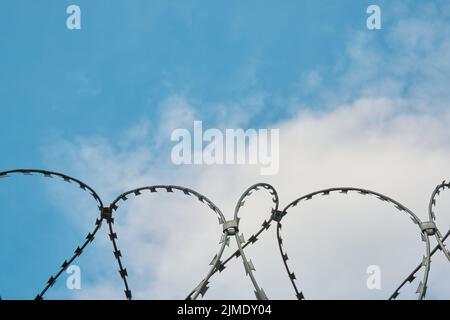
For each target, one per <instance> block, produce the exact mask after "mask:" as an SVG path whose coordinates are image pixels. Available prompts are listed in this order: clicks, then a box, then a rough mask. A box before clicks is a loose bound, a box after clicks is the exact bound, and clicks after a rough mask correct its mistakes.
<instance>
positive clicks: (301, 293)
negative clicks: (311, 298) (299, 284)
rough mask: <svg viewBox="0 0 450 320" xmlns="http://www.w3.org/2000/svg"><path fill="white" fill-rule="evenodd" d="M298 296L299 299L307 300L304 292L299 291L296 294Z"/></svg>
mask: <svg viewBox="0 0 450 320" xmlns="http://www.w3.org/2000/svg"><path fill="white" fill-rule="evenodd" d="M296 297H297V299H298V300H305V296H304V295H303V292H299V293H298V294H297V295H296Z"/></svg>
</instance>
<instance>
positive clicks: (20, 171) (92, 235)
mask: <svg viewBox="0 0 450 320" xmlns="http://www.w3.org/2000/svg"><path fill="white" fill-rule="evenodd" d="M13 174H22V175H25V176H33V174H39V175H41V176H43V177H46V178H53V177H58V178H61V179H62V180H63V181H65V182H68V183H75V184H77V185H78V186H79V187H80V189H81V190H83V191H85V192H87V193H88V194H89V195H90V196H91V197H92V198H94V200H95V201H96V203H97V205H98V209H99V211H100V212H101V211H102V208H103V202H102V200H101V199H100V197H99V196H98V194H97V193H96V192H95V190H94V189H92V188H91V187H90V186H88V185H87V184H86V183H84V182H82V181H80V180H78V179H75V178H73V177H70V176H68V175H65V174H62V173H59V172H54V171H47V170H39V169H16V170H9V171H3V172H0V178H7V177H9V176H11V175H13ZM102 220H103V219H102V218H100V219H99V218H97V219H96V221H95V227H94V229H93V230H92V231H91V232H90V233H88V235H87V236H86V240H85V241H84V242H83V243H82V244H81V245H79V246H77V247H76V249H75V250H74V253H73V255H72V256H71V257H70V258H69V259H67V260H64V262H63V263H62V264H61V266H60V268H59V270H58V272H56V273H55V274H54V275H52V276H50V278H49V279H48V281H47V283H46V285H45V287H44V289H42V291H41V292H40V293H38V294H37V296H36V297H35V300H42V299H43V298H44V295H45V293H46V292H47V291H48V289H50V288H51V287H52V286H53V285H54V284H55V283H56V281H57V280H58V279H59V277H60V276H61V274H62V273H63V272H64V271H65V270H66V269H67V268H68V267H69V266H70V265H71V264H72V263H73V262H74V261H75V260H76V259H77V258H78V257H80V255H81V254H82V253H83V251H84V249H85V248H86V247H87V246H88V245H89V244H91V243H92V242H93V241H94V238H95V235H96V234H97V232H98V230H99V229H100V227H101V224H102Z"/></svg>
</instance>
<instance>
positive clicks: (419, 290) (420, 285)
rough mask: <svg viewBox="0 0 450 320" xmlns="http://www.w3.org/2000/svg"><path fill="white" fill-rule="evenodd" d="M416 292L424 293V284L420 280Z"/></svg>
mask: <svg viewBox="0 0 450 320" xmlns="http://www.w3.org/2000/svg"><path fill="white" fill-rule="evenodd" d="M416 293H418V294H421V295H425V286H424V285H423V282H422V281H420V283H419V287H418V288H417V291H416Z"/></svg>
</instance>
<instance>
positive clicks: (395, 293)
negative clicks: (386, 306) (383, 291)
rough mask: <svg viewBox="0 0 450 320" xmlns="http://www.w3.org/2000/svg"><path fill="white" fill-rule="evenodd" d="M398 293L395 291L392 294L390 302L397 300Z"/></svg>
mask: <svg viewBox="0 0 450 320" xmlns="http://www.w3.org/2000/svg"><path fill="white" fill-rule="evenodd" d="M399 294H400V292H398V291H396V292H394V294H393V295H392V300H395V299H397V297H398V296H399Z"/></svg>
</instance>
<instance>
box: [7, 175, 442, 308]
mask: <svg viewBox="0 0 450 320" xmlns="http://www.w3.org/2000/svg"><path fill="white" fill-rule="evenodd" d="M20 174H21V175H25V176H35V175H37V176H42V177H46V178H59V181H64V182H67V183H71V184H74V185H78V187H79V188H80V189H81V190H82V191H83V192H85V193H88V194H89V195H90V196H91V198H93V199H94V200H95V202H96V204H97V208H98V210H99V216H98V217H97V218H96V220H95V224H94V228H93V230H92V231H91V232H89V233H88V234H87V236H86V238H85V241H84V242H83V243H81V244H80V245H78V246H77V247H76V249H75V250H74V253H73V254H72V255H71V256H70V257H69V258H68V259H66V260H64V262H63V263H62V264H61V266H60V267H59V269H58V271H57V272H55V273H54V274H53V275H52V276H50V278H49V279H48V281H47V282H46V284H45V286H44V288H43V289H42V290H41V291H40V292H39V293H38V294H37V296H36V297H35V299H36V300H41V299H43V298H44V295H45V294H46V293H47V291H48V290H49V289H50V288H51V287H53V286H54V284H55V283H56V282H57V281H58V279H59V278H60V276H61V274H62V273H63V272H64V271H65V270H66V269H67V268H68V267H69V266H70V265H71V264H72V263H73V262H74V261H75V260H76V259H77V258H78V257H80V256H81V255H82V254H83V252H84V251H85V249H86V248H87V247H88V246H89V245H90V244H92V243H93V242H94V239H95V236H96V234H97V232H98V231H99V230H100V228H101V226H102V223H103V221H106V223H107V225H108V232H109V233H108V237H109V240H110V242H111V244H112V246H113V254H114V257H115V259H116V262H117V265H118V267H119V275H120V278H121V280H122V282H123V285H124V293H125V297H126V299H128V300H131V299H132V292H131V289H130V286H129V284H128V280H127V278H128V271H127V269H126V267H125V266H124V262H123V259H122V258H123V254H122V251H121V250H119V246H118V235H117V232H116V231H115V230H114V222H115V218H114V216H115V215H116V214H117V212H118V211H119V207H120V206H121V203H122V202H125V201H127V200H128V199H129V198H130V197H141V196H144V195H147V196H148V195H156V194H160V193H161V192H163V193H166V194H171V195H177V194H180V195H184V196H188V197H191V198H192V199H196V200H197V201H200V202H201V203H202V204H204V205H205V206H206V207H207V208H208V209H209V210H210V211H212V212H213V213H214V214H215V215H216V218H217V220H218V223H219V225H221V226H222V230H223V233H222V236H221V237H220V241H219V245H220V246H219V249H218V250H217V253H216V254H215V255H214V257H213V259H212V260H211V262H210V264H209V269H208V271H207V273H206V276H205V277H204V278H203V279H202V280H201V281H200V283H199V284H198V285H197V286H196V287H195V288H194V289H193V290H192V291H191V292H190V293H189V295H188V296H187V297H186V299H187V300H195V299H197V298H198V297H199V296H202V297H204V296H205V294H206V292H207V290H208V289H209V284H210V279H211V277H212V276H214V275H215V274H217V273H220V272H222V271H223V270H224V269H225V268H226V265H227V264H228V263H229V262H230V261H231V260H232V259H233V258H237V259H238V258H241V260H242V262H243V267H244V270H245V273H246V275H247V276H248V277H249V279H250V281H251V283H252V285H253V287H254V293H255V296H256V299H258V300H266V299H268V297H267V295H266V293H265V292H264V289H263V288H262V287H260V285H259V284H258V282H257V280H256V277H255V274H254V271H256V269H255V265H254V263H253V261H252V260H251V259H249V258H247V256H246V254H245V249H246V248H247V247H248V246H251V245H254V244H255V243H256V242H257V241H258V240H259V238H260V236H261V235H262V234H264V233H265V232H267V231H268V230H269V229H270V228H271V226H272V223H276V224H277V227H276V239H277V243H278V248H279V251H280V255H281V259H282V262H283V265H284V267H285V269H286V272H287V275H288V278H289V281H290V282H291V285H292V287H293V289H294V293H295V297H296V298H297V299H298V300H303V299H305V295H304V292H303V291H302V290H299V286H298V284H297V276H296V275H295V273H294V271H293V270H292V268H291V267H290V266H289V264H288V260H289V257H288V254H287V250H286V248H285V245H284V243H283V237H282V232H281V231H282V220H283V218H284V217H285V216H286V215H287V213H288V211H290V210H291V209H293V208H294V207H297V206H298V205H299V204H300V203H303V202H305V201H308V200H311V199H313V198H316V197H317V196H319V195H322V196H328V195H330V194H332V193H333V194H334V193H338V194H342V195H349V194H359V195H363V196H372V197H375V198H376V199H378V200H380V201H382V202H385V203H387V204H390V205H393V206H394V208H395V209H397V210H399V211H400V212H401V213H403V214H406V215H408V216H409V217H410V219H411V220H412V222H413V223H414V224H416V225H417V226H418V228H419V234H420V236H421V240H422V241H423V242H424V243H425V253H424V255H423V258H422V261H421V262H420V263H419V264H418V266H416V267H415V268H414V269H413V271H412V272H411V273H410V274H409V275H408V276H407V277H406V278H405V279H404V280H403V281H402V283H401V284H400V285H399V286H398V287H397V289H396V290H395V291H394V293H393V294H392V295H391V296H390V297H389V299H390V300H393V299H396V298H397V297H398V296H399V295H400V291H401V289H402V288H403V287H404V286H405V285H406V284H407V283H412V282H413V281H414V280H415V279H416V278H417V276H416V275H417V273H418V272H419V271H420V270H421V269H424V270H423V277H422V279H421V281H420V283H419V286H418V288H417V291H416V293H417V294H418V299H419V300H422V299H424V298H425V295H426V292H427V283H428V277H429V273H430V265H431V257H432V256H433V255H434V254H435V253H436V252H437V251H439V250H440V251H442V252H443V253H444V255H445V256H446V258H447V259H448V260H449V261H450V252H449V250H448V249H447V248H446V246H445V241H446V240H447V238H448V237H449V236H450V230H448V231H447V232H446V233H445V235H442V233H441V232H440V230H439V228H438V227H437V226H436V215H435V208H436V203H437V198H438V196H439V195H440V194H441V192H442V191H444V190H445V189H450V182H446V181H443V182H442V183H441V184H439V185H437V186H436V188H435V189H434V191H433V192H432V195H431V198H430V202H429V206H428V216H429V220H428V221H422V220H421V219H420V218H419V217H418V216H417V215H416V214H415V213H414V212H412V211H411V210H410V209H408V208H407V207H406V206H404V205H402V204H401V203H400V202H398V201H396V200H394V199H392V198H390V197H388V196H386V195H383V194H381V193H378V192H375V191H371V190H367V189H363V188H354V187H334V188H328V189H323V190H319V191H315V192H311V193H308V194H306V195H303V196H301V197H299V198H297V199H296V200H294V201H292V202H291V203H289V204H288V205H287V206H286V207H285V208H284V209H283V210H279V196H278V193H277V191H276V190H275V188H274V187H273V186H271V185H270V184H267V183H257V184H255V185H253V186H251V187H249V188H248V189H247V190H245V191H244V193H243V194H242V195H241V197H240V198H239V200H238V202H237V204H236V207H235V211H234V216H233V219H231V220H227V219H226V218H225V216H224V214H223V213H222V211H221V210H220V209H219V207H218V206H216V205H215V204H214V203H213V202H212V201H211V200H210V199H209V198H207V197H206V196H204V195H203V194H201V193H199V192H197V191H195V190H193V189H190V188H187V187H182V186H176V185H153V186H145V187H140V188H137V189H133V190H130V191H127V192H124V193H122V194H121V195H120V196H118V197H117V198H116V199H115V200H114V201H113V202H111V204H110V205H109V206H107V207H105V206H104V205H103V202H102V200H101V198H100V197H99V195H98V194H97V192H96V191H94V189H93V188H91V187H90V186H88V185H87V184H86V183H84V182H82V181H80V180H78V179H76V178H73V177H70V176H68V175H65V174H62V173H58V172H53V171H47V170H39V169H16V170H9V171H3V172H0V179H3V178H10V177H13V176H15V175H20ZM258 191H266V192H268V193H269V195H270V196H271V197H272V198H271V200H272V207H271V209H270V212H269V214H270V215H269V217H268V218H267V217H266V218H265V219H264V221H263V222H262V224H261V227H260V228H259V229H258V230H257V231H256V232H255V233H254V234H253V235H251V236H250V237H249V238H248V239H247V240H245V237H244V234H243V233H242V232H240V228H239V225H240V220H241V218H240V217H239V212H240V210H241V208H242V207H243V206H244V205H245V202H246V201H247V200H248V199H249V198H250V197H251V196H252V195H253V194H255V193H256V192H258ZM430 236H434V237H435V239H436V242H437V244H436V245H435V247H434V248H433V249H432V250H431V245H430V239H429V237H430ZM231 237H234V238H235V241H236V244H237V250H235V251H234V252H233V253H232V254H231V255H230V256H229V257H228V258H226V259H224V260H223V261H222V260H221V259H222V256H223V254H224V252H225V248H226V247H228V246H229V245H230V238H231Z"/></svg>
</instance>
